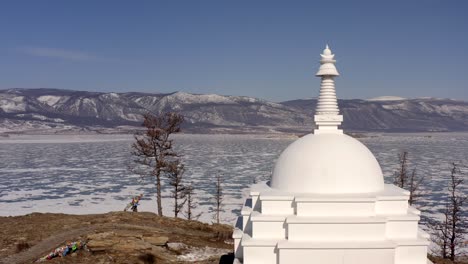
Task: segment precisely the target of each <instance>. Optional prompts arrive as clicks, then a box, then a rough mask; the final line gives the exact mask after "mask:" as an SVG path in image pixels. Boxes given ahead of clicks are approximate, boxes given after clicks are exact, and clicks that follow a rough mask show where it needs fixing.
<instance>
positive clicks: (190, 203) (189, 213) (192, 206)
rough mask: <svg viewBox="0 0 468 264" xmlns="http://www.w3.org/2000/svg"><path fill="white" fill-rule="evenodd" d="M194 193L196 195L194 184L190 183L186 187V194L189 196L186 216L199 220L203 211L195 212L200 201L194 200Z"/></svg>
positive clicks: (189, 218)
mask: <svg viewBox="0 0 468 264" xmlns="http://www.w3.org/2000/svg"><path fill="white" fill-rule="evenodd" d="M194 195H195V190H194V188H193V186H192V184H188V185H187V186H186V188H185V196H186V198H187V203H186V205H187V206H186V207H185V208H186V209H185V213H184V215H185V217H187V219H188V220H197V219H198V218H199V217H200V216H201V213H199V214H195V213H194V211H193V210H194V209H196V208H197V207H198V203H197V202H196V201H195V200H194Z"/></svg>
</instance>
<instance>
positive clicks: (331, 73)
mask: <svg viewBox="0 0 468 264" xmlns="http://www.w3.org/2000/svg"><path fill="white" fill-rule="evenodd" d="M320 56H321V57H322V59H321V60H320V68H319V70H318V72H317V74H316V75H315V76H318V77H321V78H322V82H321V85H320V95H319V97H318V101H317V108H316V109H315V116H314V121H315V126H316V129H315V130H314V134H321V133H343V131H342V130H341V129H338V126H339V125H341V122H342V121H343V116H342V115H340V110H339V109H338V100H337V99H336V91H335V80H334V79H333V78H335V77H336V76H339V75H340V74H339V73H338V70H337V69H336V67H335V63H336V60H334V57H335V54H332V52H331V50H330V48H329V47H328V44H327V45H326V47H325V49H324V50H323V52H322V54H320Z"/></svg>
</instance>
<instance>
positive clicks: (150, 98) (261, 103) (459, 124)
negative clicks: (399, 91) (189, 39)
mask: <svg viewBox="0 0 468 264" xmlns="http://www.w3.org/2000/svg"><path fill="white" fill-rule="evenodd" d="M315 103H316V101H315V100H312V99H311V100H294V101H287V102H282V103H274V102H269V101H265V100H262V99H257V98H251V97H245V96H222V95H216V94H189V93H183V92H176V93H171V94H149V93H135V92H130V93H97V92H85V91H70V90H59V89H9V90H0V133H2V132H3V133H12V132H23V133H24V132H31V133H32V132H35V133H41V132H44V133H50V132H60V133H65V132H81V131H85V132H87V131H97V132H116V131H128V130H131V129H133V128H132V127H134V126H139V125H140V123H141V118H142V114H143V113H145V112H148V111H150V112H154V113H160V112H164V111H179V112H181V113H182V114H183V115H184V116H185V118H186V120H187V122H186V123H185V129H184V130H185V131H186V132H201V133H277V132H299V133H300V132H305V131H310V129H311V124H312V117H313V111H314V108H315ZM340 108H341V109H342V112H343V114H344V116H345V122H344V128H345V129H348V130H352V131H388V132H394V131H400V132H404V131H468V102H464V101H455V100H449V99H402V98H394V97H391V98H380V99H377V100H340Z"/></svg>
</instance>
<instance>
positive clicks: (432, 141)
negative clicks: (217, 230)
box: [0, 133, 468, 223]
mask: <svg viewBox="0 0 468 264" xmlns="http://www.w3.org/2000/svg"><path fill="white" fill-rule="evenodd" d="M293 140H294V139H291V138H266V137H261V136H248V135H177V136H176V137H175V143H174V144H175V146H176V148H177V150H178V151H179V152H180V153H181V154H182V155H183V160H184V162H185V164H186V168H187V171H186V174H185V181H186V182H191V183H192V184H193V186H194V187H195V190H196V195H195V198H196V200H197V201H198V203H199V208H198V209H197V210H196V212H195V213H202V215H201V216H200V220H202V221H205V222H212V221H214V214H213V213H212V212H210V209H211V208H212V207H213V205H214V201H213V199H212V197H213V194H214V192H215V186H214V184H213V183H214V182H213V179H214V177H215V175H216V174H221V175H222V176H223V178H224V191H225V200H224V207H223V212H222V214H221V218H222V220H223V222H225V223H233V222H234V220H235V218H236V217H237V215H238V214H239V212H240V208H241V205H242V203H243V200H244V199H245V197H246V195H247V192H248V188H249V186H250V185H251V184H252V183H253V182H255V181H261V180H267V179H269V176H270V174H271V170H272V169H273V166H274V162H275V160H276V159H277V157H278V156H279V154H280V153H281V151H282V150H283V149H284V148H286V146H288V145H289V144H290V143H291V142H292V141H293ZM359 140H361V141H362V142H363V143H364V144H366V145H367V146H368V147H369V148H370V149H371V151H372V152H373V153H374V154H375V155H376V157H377V159H378V160H379V162H380V164H381V166H382V169H383V172H384V175H385V178H386V182H388V183H391V182H392V179H391V176H392V175H393V173H394V171H395V170H396V169H397V167H398V153H399V152H400V151H403V150H406V151H408V152H409V158H410V161H411V164H410V168H413V167H415V168H416V169H417V173H418V174H420V175H425V176H426V181H425V182H424V183H423V190H424V192H425V196H424V198H423V200H422V201H423V202H424V203H425V207H424V208H423V214H424V215H434V216H437V208H441V199H443V198H445V195H446V193H445V191H444V190H445V188H446V185H447V179H448V176H449V173H450V171H449V167H450V162H452V161H468V151H467V149H468V134H463V133H459V134H458V133H446V134H443V133H440V134H439V133H432V134H430V133H427V134H382V135H377V134H376V135H373V136H371V137H367V138H361V139H359ZM132 141H133V139H132V136H130V135H54V136H46V135H40V136H32V135H28V136H11V137H9V138H4V139H0V215H3V216H7V215H23V214H28V213H32V212H56V213H70V214H90V213H104V212H109V211H119V210H123V208H124V207H125V205H126V204H127V203H128V202H129V201H130V200H131V197H132V196H135V195H138V194H140V193H143V194H144V197H143V200H142V201H141V203H140V206H139V210H140V211H152V212H155V211H156V200H155V190H154V189H155V188H154V183H153V181H152V179H149V178H145V179H142V178H140V177H139V176H138V175H134V174H131V173H130V172H129V171H128V170H127V167H128V165H129V164H130V163H131V159H132V157H131V155H130V150H131V144H132ZM463 188H465V189H464V190H465V191H466V185H465V186H464V187H463ZM163 204H164V206H163V207H164V213H165V215H168V216H172V215H173V212H172V204H173V201H172V199H171V198H170V190H169V189H168V188H165V189H164V193H163Z"/></svg>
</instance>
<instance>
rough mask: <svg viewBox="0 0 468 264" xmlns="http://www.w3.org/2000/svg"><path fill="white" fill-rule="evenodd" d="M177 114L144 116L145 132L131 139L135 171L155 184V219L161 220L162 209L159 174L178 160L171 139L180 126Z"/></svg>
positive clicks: (180, 117)
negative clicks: (156, 213) (152, 179)
mask: <svg viewBox="0 0 468 264" xmlns="http://www.w3.org/2000/svg"><path fill="white" fill-rule="evenodd" d="M183 120H184V119H183V117H182V115H180V114H178V113H173V112H170V113H164V114H161V115H152V114H145V115H144V121H143V126H144V127H145V130H144V131H142V132H137V133H136V134H135V135H134V138H135V142H134V143H133V145H132V154H133V156H134V160H133V161H134V163H135V165H136V166H135V167H134V171H135V172H137V173H139V174H140V175H142V176H151V177H154V179H155V184H156V202H157V206H158V215H160V216H162V215H163V212H162V205H161V188H162V187H161V174H162V173H164V172H165V171H166V170H167V167H168V164H169V163H170V162H172V161H173V159H174V158H177V157H178V155H177V153H176V152H175V151H174V150H173V148H172V139H170V136H171V135H172V134H174V133H177V132H179V131H180V125H181V124H182V122H183Z"/></svg>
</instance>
